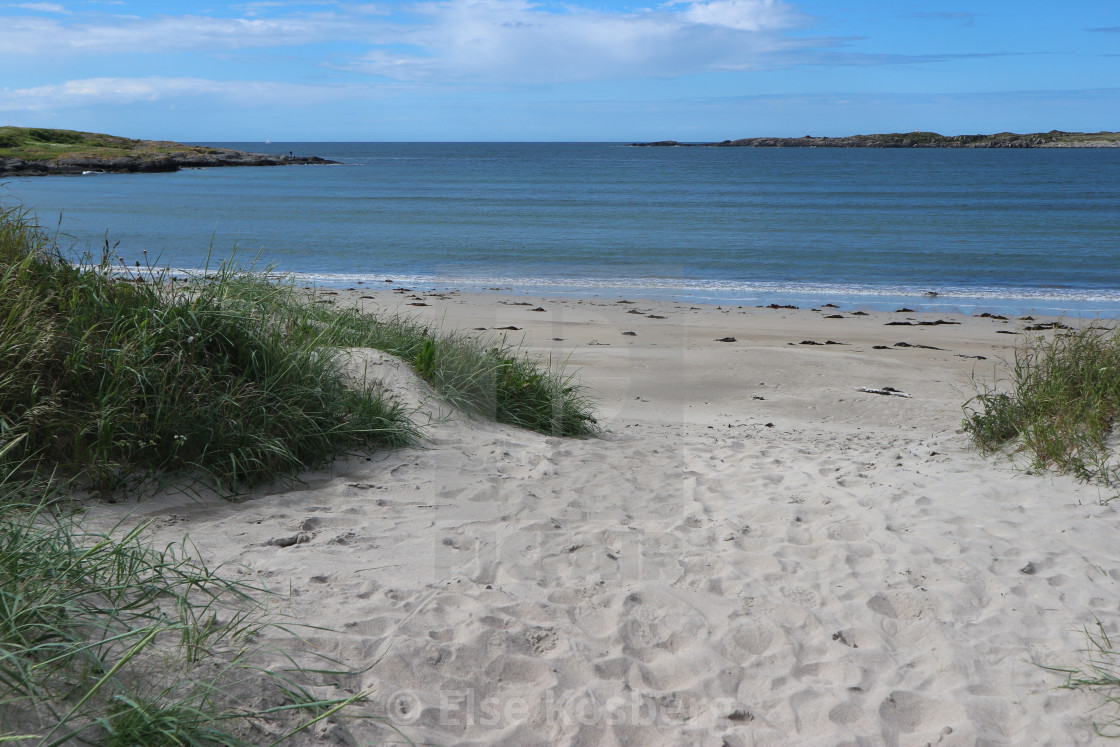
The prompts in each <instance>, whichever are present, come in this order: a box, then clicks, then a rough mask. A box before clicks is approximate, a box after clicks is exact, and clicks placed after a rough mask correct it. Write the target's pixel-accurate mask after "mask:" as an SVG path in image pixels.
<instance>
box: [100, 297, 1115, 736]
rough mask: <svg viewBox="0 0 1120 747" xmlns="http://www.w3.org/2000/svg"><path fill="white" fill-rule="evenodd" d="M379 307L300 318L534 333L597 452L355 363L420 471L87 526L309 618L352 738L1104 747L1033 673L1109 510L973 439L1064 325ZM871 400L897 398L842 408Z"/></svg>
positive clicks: (508, 303) (1075, 619)
mask: <svg viewBox="0 0 1120 747" xmlns="http://www.w3.org/2000/svg"><path fill="white" fill-rule="evenodd" d="M387 285H388V284H385V286H386V287H381V288H377V289H374V290H361V289H356V290H354V291H345V290H333V289H326V288H319V289H317V291H316V293H317V295H318V299H317V300H318V301H320V302H323V303H335V304H338V305H340V306H346V305H349V304H350V303H352V302H359V303H360V304H362V305H363V306H364V307H365V308H367V309H369V310H377V311H380V312H381V313H385V314H392V313H397V312H400V313H407V314H409V315H411V316H413V317H415V318H419V319H421V320H425V321H429V322H430V323H431V324H432V325H433V326H442V327H445V328H451V329H458V330H463V331H464V332H465V333H483V334H490V335H495V336H500V335H505V336H506V337H507V339H509V340H511V341H517V340H521V341H522V346H523V349H524V350H525V351H526V352H528V353H530V354H535V355H539V356H541V357H543V358H545V359H548V358H551V359H552V360H553V361H554V362H563V363H565V365H567V366H568V367H569V368H570V370H572V372H573V373H575V375H576V376H577V379H578V381H580V382H582V383H583V384H584V385H586V386H587V387H588V389H589V394H591V395H592V396H593V397H594V398H595V399H596V400H597V401H598V403H599V420H600V425H601V426H602V428H603V434H602V437H601V438H597V439H585V440H575V439H561V438H554V437H550V436H547V435H540V434H535V433H528V432H525V431H521V430H518V429H515V428H511V427H506V426H500V425H495V424H493V423H489V422H484V421H481V420H478V419H474V418H467V417H463V416H461V415H457V414H455V413H454V412H453V411H451V410H450V409H449V408H448V407H446V405H445V403H443V402H442V401H441V400H439V398H438V397H435V396H434V394H433V393H432V392H431V390H430V389H428V388H427V387H426V385H424V384H423V383H422V382H419V381H418V380H416V378H415V377H414V376H413V375H412V374H411V371H410V369H409V368H408V367H407V366H403V365H401V364H400V363H399V362H398V361H396V360H395V359H392V358H391V357H389V356H385V355H382V354H378V353H376V352H372V351H366V350H355V351H350V355H351V356H352V360H353V362H354V371H355V375H358V376H366V377H369V378H376V379H379V380H381V381H382V382H383V383H384V386H386V387H387V390H388V391H390V392H392V393H394V394H395V395H396V396H398V397H399V398H400V399H401V400H402V401H404V402H407V403H409V404H410V405H411V406H413V407H415V408H417V413H418V415H420V416H423V415H424V414H427V415H428V416H430V423H429V425H428V427H427V428H426V436H425V437H426V443H425V444H424V445H423V446H422V447H420V448H415V449H397V450H386V451H379V452H376V453H374V454H372V455H369V457H368V458H366V457H362V456H356V457H355V458H352V459H343V460H339V461H338V462H336V463H335V464H334V465H332V466H331V467H329V468H327V469H324V470H320V471H318V472H314V473H309V474H307V475H305V476H304V477H303V482H302V483H300V484H297V485H293V486H275V487H271V488H265V489H262V490H258V491H255V492H253V493H251V494H249V495H247V496H245V497H244V498H243V499H242V500H239V501H238V502H236V503H228V502H224V501H220V500H216V499H205V498H204V499H201V500H200V499H199V498H198V497H197V496H187V495H182V494H174V493H165V494H161V495H158V496H155V497H154V498H152V499H147V500H145V501H144V502H142V503H139V504H136V503H132V502H126V503H122V504H116V505H101V506H96V507H94V508H93V509H92V510H91V512H90V515H89V516H90V519H91V520H92V521H95V522H99V523H105V524H111V523H113V522H116V521H122V520H123V521H125V523H126V524H127V525H131V524H133V523H138V522H141V521H146V520H152V521H154V524H153V525H152V530H151V531H152V534H153V538H154V539H155V540H156V541H157V542H164V541H173V540H174V539H176V538H179V539H181V538H182V536H183V535H184V534H187V533H189V535H190V537H191V539H192V541H193V542H194V543H195V544H196V545H197V547H198V549H199V551H200V552H202V553H203V555H204V556H205V557H206V559H207V560H208V562H209V561H212V562H213V563H215V564H217V563H231V564H233V566H231V567H234V566H236V568H237V573H238V574H239V575H241V576H242V577H244V578H245V579H248V580H252V581H254V582H256V583H260V584H262V585H264V586H267V587H269V588H273V589H275V590H277V591H278V592H280V593H281V594H282V595H283V597H282V600H281V602H280V603H281V605H282V609H283V611H284V612H285V613H286V614H288V615H291V616H292V618H293V619H294V620H295V621H298V622H302V623H307V624H310V625H315V626H322V628H323V629H315V630H312V631H308V632H307V634H306V636H305V637H306V638H307V640H308V641H310V642H311V644H312V645H314V646H316V647H317V648H318V650H320V651H322V652H324V653H326V654H328V655H330V656H332V657H335V658H337V659H339V660H340V661H341V662H342V663H343V664H344V665H345V666H347V667H351V668H353V669H355V670H358V671H360V672H361V674H360V675H356V676H355V677H354V678H353V680H352V681H350V680H348V685H347V688H348V689H350V690H352V691H357V690H360V689H368V690H370V691H371V692H372V696H371V702H370V704H369V705H368V706H367V709H368V714H369V715H371V716H374V717H380V718H384V719H387V721H386V722H384V723H382V722H377V721H365V722H357V723H352V724H349V725H348V728H350V730H351V732H352V734H353V736H354V738H355V739H356V740H357V741H358V742H359V743H372V742H378V741H385V740H387V739H395V738H398V737H399V734H397V732H395V731H394V729H399V730H400V732H401V733H403V734H404V735H406V736H407V737H408V738H409V739H412V740H415V741H417V742H433V743H455V744H476V745H482V744H544V743H547V744H569V745H582V744H603V743H612V744H633V745H638V744H641V745H666V746H668V745H677V744H685V743H689V744H691V743H695V744H708V743H716V744H718V743H725V744H750V743H770V744H773V743H783V742H785V743H788V742H791V741H797V742H804V743H815V744H836V743H840V742H858V741H863V742H869V743H887V744H895V743H903V744H910V743H918V744H921V743H927V742H928V743H941V744H948V745H953V744H959V745H965V744H974V743H985V742H1002V741H1006V742H1008V743H1026V742H1037V743H1044V744H1045V743H1062V744H1095V743H1098V742H1099V741H1100V740H1099V738H1098V737H1096V736H1095V735H1094V734H1093V732H1092V729H1091V719H1093V718H1094V717H1096V715H1095V714H1094V713H1093V711H1092V709H1093V707H1094V706H1095V705H1096V704H1097V701H1096V700H1095V699H1094V698H1093V697H1092V696H1091V695H1088V694H1086V693H1084V692H1080V691H1068V690H1059V689H1057V688H1058V686H1059V685H1060V684H1061V682H1062V680H1063V677H1062V676H1061V675H1060V674H1057V673H1055V672H1052V671H1048V670H1046V669H1044V668H1043V667H1044V666H1050V667H1063V666H1064V667H1070V666H1077V665H1078V663H1079V662H1080V661H1081V654H1080V652H1081V651H1082V650H1083V648H1084V645H1085V639H1084V636H1083V635H1082V633H1081V632H1080V631H1081V630H1083V629H1086V628H1091V627H1092V626H1093V625H1094V620H1095V619H1103V620H1106V621H1111V620H1113V619H1114V618H1115V615H1114V613H1115V609H1116V605H1115V601H1114V600H1115V599H1116V598H1118V595H1120V594H1118V593H1120V551H1118V550H1117V544H1116V542H1115V530H1114V528H1115V521H1116V517H1117V515H1118V514H1117V511H1118V508H1116V507H1114V506H1111V505H1106V504H1102V503H1101V501H1102V499H1103V498H1105V497H1106V496H1103V495H1102V494H1101V491H1100V490H1099V489H1097V488H1095V487H1093V486H1086V485H1081V484H1078V483H1077V482H1076V481H1074V480H1073V479H1072V478H1070V477H1063V476H1056V475H1052V474H1032V473H1030V472H1026V471H1023V470H1016V469H1015V468H1013V467H1012V465H1011V464H1010V463H1009V462H1008V461H1007V459H1006V458H989V457H984V456H981V455H979V454H977V453H976V452H975V451H974V450H973V449H972V447H971V445H970V444H969V443H968V440H967V436H965V435H964V434H963V433H962V432H961V430H960V422H961V417H962V410H961V406H962V404H963V403H964V401H965V400H966V399H967V398H968V396H969V387H970V381H971V377H972V376H973V375H975V376H976V377H978V378H979V379H980V380H982V381H987V382H991V381H993V380H994V377H995V376H996V375H997V372H998V370H999V365H1000V359H1001V358H1008V357H1010V356H1011V354H1012V350H1013V347H1012V346H1013V345H1014V344H1015V343H1016V342H1018V341H1021V340H1023V339H1024V338H1025V337H1026V336H1028V335H1031V334H1042V335H1048V334H1053V332H1052V331H1051V330H1046V329H1043V330H1032V329H1027V327H1029V326H1033V325H1036V324H1039V323H1045V322H1048V321H1055V320H1045V319H1040V318H1036V319H1034V320H1024V319H1018V318H1008V319H998V318H992V317H990V316H989V317H973V316H963V315H948V314H919V313H916V312H914V313H911V312H893V311H892V312H876V311H870V312H864V313H855V312H853V311H850V310H838V309H833V308H828V307H820V310H819V311H812V310H810V309H788V308H775V309H770V308H765V309H756V308H744V309H738V308H718V307H708V306H703V307H699V306H697V305H696V304H677V303H670V302H646V301H637V300H635V299H624V298H617V299H605V298H604V299H587V298H567V299H557V298H545V297H540V296H536V297H534V296H526V295H521V294H507V295H500V294H491V293H461V292H439V291H434V292H429V291H421V290H419V289H407V290H406V289H402V288H400V287H399V286H398V287H397V289H396V290H394V289H393V288H390V287H387ZM405 288H407V286H405ZM363 296H368V297H366V298H363ZM902 343H905V344H902ZM886 387H891V388H892V389H897V390H899V392H900V393H903V394H907V395H909V396H908V397H902V396H883V395H881V394H876V393H874V392H867V391H860V390H861V389H875V388H878V389H881V390H885V388H886ZM297 535H300V536H302V537H303V539H300V540H299V541H298V543H296V544H291V543H288V544H284V543H282V542H280V541H279V539H278V538H284V537H291V536H297ZM1109 600H1113V601H1109ZM1106 625H1107V629H1108V630H1109V632H1110V634H1111V633H1112V632H1114V631H1115V625H1114V624H1113V623H1112V622H1106ZM267 642H268V643H270V644H274V645H276V646H278V647H282V646H283V645H284V639H283V638H282V637H279V634H274V633H270V634H269V639H268V641H267ZM279 662H280V659H278V663H279ZM331 728H335V727H331ZM319 738H320V737H319V735H315V734H308V735H306V738H303V741H300V739H299V738H297V740H296V742H295V743H296V744H308V745H310V744H318V743H321V742H317V741H316V740H317V739H319Z"/></svg>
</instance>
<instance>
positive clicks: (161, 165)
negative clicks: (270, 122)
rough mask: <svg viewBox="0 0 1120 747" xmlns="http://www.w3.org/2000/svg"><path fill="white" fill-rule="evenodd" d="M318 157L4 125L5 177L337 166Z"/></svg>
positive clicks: (1, 164)
mask: <svg viewBox="0 0 1120 747" xmlns="http://www.w3.org/2000/svg"><path fill="white" fill-rule="evenodd" d="M332 163H337V161H328V160H327V159H324V158H319V157H318V156H296V155H286V156H285V155H272V154H266V153H247V152H245V151H239V150H232V149H230V148H213V147H210V146H204V145H184V144H182V143H175V142H171V141H165V140H134V139H131V138H123V137H117V136H115V135H102V134H98V133H91V132H76V131H74V130H51V129H41V128H28V127H0V176H46V175H52V174H85V173H91V172H92V173H115V174H122V173H123V174H134V173H165V172H171V171H179V170H180V169H203V168H215V167H220V166H293V165H310V164H332Z"/></svg>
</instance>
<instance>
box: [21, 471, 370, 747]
mask: <svg viewBox="0 0 1120 747" xmlns="http://www.w3.org/2000/svg"><path fill="white" fill-rule="evenodd" d="M9 486H10V478H9V479H8V480H7V481H0V489H3V488H5V487H9ZM145 529H146V525H141V526H139V527H136V528H135V529H132V530H131V531H124V530H123V529H121V528H119V527H118V528H117V529H115V530H113V531H111V532H107V533H100V532H92V531H88V530H86V529H84V528H83V527H82V526H81V524H80V522H77V521H75V520H74V519H73V518H72V517H70V516H68V515H65V514H58V513H55V512H54V511H53V510H52V509H51V508H50V507H49V502H47V501H44V502H43V503H41V504H39V505H38V506H26V507H21V508H15V507H13V506H11V505H9V506H8V507H7V509H6V511H5V512H4V514H3V515H2V516H0V742H12V743H16V744H20V745H37V746H42V747H46V746H48V745H51V746H53V745H63V744H93V745H104V746H106V747H115V746H120V747H124V746H126V745H127V746H128V747H137V746H138V745H247V744H261V743H262V742H261V741H260V740H261V738H262V736H263V735H264V734H265V733H267V732H263V731H260V730H259V729H257V730H255V729H254V724H260V723H261V722H263V721H266V720H267V721H269V722H271V723H272V726H273V731H274V732H275V731H277V730H281V734H280V737H282V738H283V737H286V736H290V735H292V734H294V733H297V732H298V731H300V730H302V729H305V728H307V727H309V726H311V725H313V724H315V723H317V722H318V721H320V720H322V719H324V718H331V717H338V716H341V715H349V713H348V712H349V709H350V708H351V707H353V706H356V705H359V704H361V703H362V702H364V701H365V700H366V698H367V697H368V693H362V692H358V693H343V694H342V695H341V696H338V697H326V698H316V697H315V696H313V695H312V694H311V693H312V692H313V691H315V690H316V687H315V686H316V685H320V686H321V685H323V684H327V683H331V682H332V676H333V680H334V681H333V688H334V691H335V692H339V687H341V686H344V684H345V680H346V677H345V675H346V674H347V673H345V672H341V671H337V670H339V669H340V668H339V667H337V666H336V667H335V668H334V669H335V671H331V670H329V669H325V668H323V667H321V666H316V667H315V673H314V674H312V673H311V672H309V671H308V670H307V669H305V668H303V667H300V666H297V665H295V664H293V666H292V667H290V668H287V669H286V670H270V669H267V668H265V667H264V666H263V665H262V661H261V657H260V654H262V653H263V652H264V649H262V648H260V647H256V646H255V644H254V643H253V641H254V639H255V638H256V637H257V636H259V635H260V634H261V633H262V632H265V631H266V630H267V629H268V628H270V627H279V624H278V623H277V622H275V621H274V620H271V619H270V618H269V617H268V616H267V615H266V610H265V607H264V606H263V604H262V603H263V600H264V599H265V598H267V595H266V593H265V592H264V590H263V589H260V588H256V587H254V586H252V585H250V584H248V583H245V582H239V581H231V580H228V579H227V578H226V577H225V575H224V574H222V573H221V570H222V569H220V568H208V567H207V566H206V565H205V564H204V563H203V562H202V561H201V559H199V558H198V557H197V555H196V554H194V553H193V552H192V551H191V549H190V548H189V547H188V546H187V545H186V544H185V543H183V544H179V545H177V546H176V545H173V546H169V547H167V548H165V549H163V550H156V549H152V548H151V547H149V546H148V545H147V544H146V543H145V542H144V540H143V538H142V535H143V532H144V530H145ZM262 699H265V700H268V699H271V701H272V703H274V705H271V706H269V707H258V708H253V707H250V706H248V705H247V704H248V703H252V702H254V701H258V702H259V701H261V700H262ZM274 741H280V740H278V739H269V740H267V742H265V743H270V742H274Z"/></svg>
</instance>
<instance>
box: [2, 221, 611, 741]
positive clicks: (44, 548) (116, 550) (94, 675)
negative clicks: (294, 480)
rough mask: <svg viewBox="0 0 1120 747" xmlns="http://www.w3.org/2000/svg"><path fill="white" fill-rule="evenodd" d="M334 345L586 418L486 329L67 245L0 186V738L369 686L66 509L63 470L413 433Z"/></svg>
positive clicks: (108, 470) (216, 458) (477, 405)
mask: <svg viewBox="0 0 1120 747" xmlns="http://www.w3.org/2000/svg"><path fill="white" fill-rule="evenodd" d="M347 347H372V348H378V349H381V350H384V351H387V352H390V353H393V354H395V355H398V356H400V357H402V358H404V359H405V360H406V361H409V362H410V363H412V364H414V365H415V366H416V367H417V370H418V371H419V373H420V374H421V375H422V376H423V377H424V378H425V379H426V380H428V381H429V382H431V383H432V384H433V386H435V387H436V389H437V390H438V391H440V392H441V393H442V394H443V396H445V397H446V398H447V399H449V400H450V401H451V402H452V403H454V404H456V405H458V406H459V407H461V408H463V409H464V410H466V411H468V412H470V413H473V414H477V415H481V416H486V417H490V418H493V419H496V420H498V421H500V422H505V423H512V424H516V425H520V426H523V427H527V428H532V429H534V430H537V431H541V432H544V433H549V434H556V435H574V436H583V435H590V434H592V433H594V432H595V420H594V417H593V415H592V412H591V407H590V404H589V402H588V400H587V399H586V397H585V396H584V395H583V394H582V390H581V389H580V387H578V386H577V385H575V384H574V383H573V381H572V379H571V378H570V377H569V376H568V375H566V374H565V373H564V372H563V370H562V369H561V368H559V367H553V366H551V365H548V366H545V365H542V364H540V363H539V362H537V361H534V360H533V359H531V358H529V357H528V356H526V355H524V354H522V353H521V352H520V351H519V350H518V349H516V348H515V347H512V346H510V345H508V344H506V342H505V341H504V340H497V341H487V340H483V339H479V338H473V337H468V336H465V335H460V334H455V333H442V332H438V331H435V330H432V329H430V328H429V327H427V326H425V325H422V324H420V323H418V322H415V321H411V320H407V319H400V318H391V319H388V320H381V319H376V318H374V317H372V316H369V315H366V314H362V313H360V312H359V311H358V310H356V309H336V308H330V307H328V306H327V305H324V304H318V303H316V299H315V298H314V297H313V295H311V294H308V293H306V292H303V291H302V290H297V289H296V287H295V286H294V283H292V282H291V281H290V280H289V281H287V282H284V281H281V282H274V281H270V280H269V279H268V276H267V274H266V273H255V272H241V271H238V270H236V269H234V268H231V267H230V266H227V265H223V266H222V267H221V268H219V269H218V270H217V271H216V272H214V273H211V274H209V275H208V276H207V277H206V278H200V279H193V280H190V281H188V282H178V283H176V282H173V281H172V279H171V278H169V277H167V276H166V275H163V274H160V273H158V272H157V273H154V274H153V273H152V272H151V271H150V270H149V269H147V268H126V267H123V265H121V264H120V263H119V262H118V263H117V264H116V265H114V264H113V260H112V257H111V252H110V251H109V247H108V246H106V250H105V252H104V253H103V256H102V258H101V260H100V261H99V262H93V261H85V262H80V263H73V262H70V261H68V260H67V259H66V258H64V257H63V256H62V254H61V253H60V252H59V251H58V249H57V246H56V245H55V243H54V241H53V240H52V239H51V237H49V236H48V235H47V234H45V233H44V232H43V231H42V230H40V229H39V228H38V227H37V226H36V225H35V223H34V221H33V220H32V219H31V218H30V217H29V216H28V214H27V213H25V212H24V211H22V210H21V209H19V208H0V743H12V744H19V745H25V744H26V745H39V746H46V745H50V746H51V747H54V746H55V745H63V744H79V743H80V744H94V745H105V746H107V747H115V746H121V747H123V746H125V745H128V746H130V747H134V746H135V745H173V744H174V745H246V744H275V743H279V742H281V741H284V740H285V739H287V738H288V737H290V736H292V735H293V734H295V733H298V732H300V731H301V730H303V729H306V728H307V727H309V726H311V725H314V724H316V723H317V722H319V721H322V720H325V719H334V718H338V717H342V716H360V715H361V712H360V711H354V710H353V709H354V708H355V707H356V706H360V704H361V703H363V702H364V701H365V699H366V698H367V696H368V693H365V692H351V691H347V690H346V683H347V682H349V681H351V677H350V675H353V674H355V673H353V672H347V671H345V668H344V667H340V666H339V665H338V664H337V663H334V662H329V661H328V662H326V664H324V663H323V662H316V663H315V664H314V666H313V667H312V668H311V669H308V668H305V667H304V666H303V665H302V664H301V663H299V662H297V657H302V656H304V654H300V653H298V649H299V647H298V646H297V647H294V649H292V650H286V651H285V652H283V653H282V654H278V655H280V656H282V657H284V658H286V659H287V660H288V661H289V662H290V663H291V666H290V667H283V668H280V669H276V668H274V667H266V666H264V665H263V664H261V663H260V661H261V659H260V657H259V654H260V653H261V650H260V649H259V648H256V645H255V643H254V641H255V640H256V639H257V638H259V637H260V636H261V634H262V633H266V632H267V631H268V630H269V629H270V628H272V627H278V626H277V624H276V623H275V622H272V621H271V619H270V618H268V617H267V616H266V615H265V608H264V607H263V602H264V601H265V600H266V599H267V597H268V595H267V593H266V592H265V590H264V589H262V588H258V587H255V586H253V585H251V584H247V583H244V582H238V581H231V580H229V579H228V578H227V574H226V573H224V572H223V569H221V568H208V567H207V566H206V565H205V563H203V562H202V560H201V559H200V558H199V557H197V554H196V553H193V552H192V551H191V549H190V548H189V547H188V546H187V545H186V544H185V542H184V543H181V544H179V545H174V546H169V547H167V548H165V549H164V550H157V549H153V548H152V547H150V546H148V544H147V543H146V542H145V540H144V531H145V528H146V527H145V526H140V527H137V528H134V529H132V530H129V531H126V530H124V529H123V528H122V527H117V528H116V529H114V530H112V531H110V532H104V533H100V532H94V531H89V530H86V529H85V528H83V526H82V524H81V522H80V521H79V520H77V519H75V518H74V515H73V514H71V513H67V512H65V511H64V510H63V509H62V508H61V507H63V506H67V505H70V504H68V503H66V502H65V500H64V498H66V499H68V498H69V496H71V495H73V489H75V488H81V489H85V490H90V491H94V492H95V494H100V495H105V496H108V495H112V494H115V493H119V492H131V493H133V494H136V495H141V494H142V491H143V490H144V489H147V488H150V487H154V486H157V485H163V484H170V485H172V486H175V487H180V488H183V487H188V488H195V487H197V486H198V485H199V483H202V484H203V485H205V486H209V487H213V488H214V489H215V490H217V491H219V492H220V493H222V494H227V495H229V494H234V493H236V492H237V491H238V490H240V489H242V488H243V487H251V486H253V485H256V484H260V483H265V482H269V481H272V480H275V479H277V478H281V477H285V476H296V475H298V473H299V472H300V471H303V470H305V469H308V468H313V467H316V466H319V465H322V464H325V463H326V462H328V461H330V460H331V459H333V458H336V457H337V456H339V455H341V454H344V453H347V452H351V451H355V450H368V449H373V448H377V447H383V446H399V445H404V444H410V443H414V442H415V441H416V440H417V438H418V433H419V429H418V428H417V426H416V425H414V424H413V423H412V422H411V421H410V420H409V419H408V413H406V412H405V411H404V410H403V408H402V407H401V406H400V405H398V404H396V403H395V402H394V401H393V400H392V399H390V398H387V397H386V396H384V395H383V393H382V392H381V390H380V389H379V387H378V386H377V385H376V384H374V383H369V382H354V381H353V379H352V378H351V377H349V376H348V375H347V372H346V363H347V358H346V355H345V352H344V350H343V349H344V348H347ZM284 631H286V632H287V633H290V631H288V629H287V628H284ZM288 640H289V641H290V640H291V638H290V637H289V638H288ZM271 658H272V660H273V661H275V660H276V658H277V656H273V657H271ZM301 661H302V659H301ZM269 693H271V695H269ZM323 693H325V695H324V694H323ZM266 722H267V724H268V725H267V727H262V724H264V723H266ZM266 735H268V736H266Z"/></svg>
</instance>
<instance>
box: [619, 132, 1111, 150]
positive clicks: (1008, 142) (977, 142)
mask: <svg viewBox="0 0 1120 747" xmlns="http://www.w3.org/2000/svg"><path fill="white" fill-rule="evenodd" d="M631 145H634V146H663V147H673V146H678V147H696V148H735V147H740V148H1116V147H1120V132H1094V133H1086V132H1063V131H1061V130H1051V131H1050V132H1036V133H1032V134H1028V135H1020V134H1017V133H1014V132H999V133H996V134H994V135H940V134H938V133H936V132H894V133H888V134H882V135H849V136H847V137H813V136H812V135H805V136H804V137H751V138H743V139H740V140H724V141H722V142H718V143H679V142H677V141H676V140H661V141H658V142H655V143H631Z"/></svg>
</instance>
